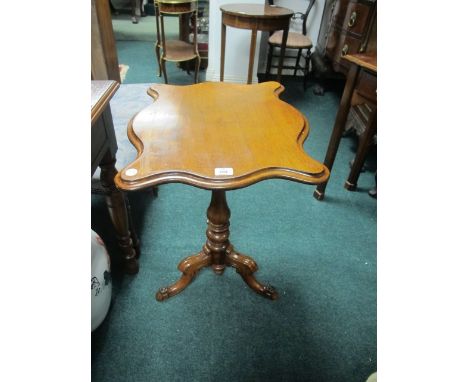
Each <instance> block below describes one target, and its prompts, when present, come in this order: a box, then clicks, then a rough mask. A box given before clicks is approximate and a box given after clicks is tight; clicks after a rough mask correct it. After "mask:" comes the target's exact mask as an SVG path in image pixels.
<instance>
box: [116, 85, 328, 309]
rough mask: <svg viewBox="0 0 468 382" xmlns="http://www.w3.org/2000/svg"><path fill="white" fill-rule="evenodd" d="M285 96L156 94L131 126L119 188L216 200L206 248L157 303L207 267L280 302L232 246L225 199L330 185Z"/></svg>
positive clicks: (208, 89) (209, 89) (236, 91)
mask: <svg viewBox="0 0 468 382" xmlns="http://www.w3.org/2000/svg"><path fill="white" fill-rule="evenodd" d="M283 90H284V87H283V86H281V85H280V84H279V83H277V82H263V83H261V84H256V85H240V84H230V83H223V82H204V83H201V84H196V85H188V86H172V85H153V86H151V87H150V88H149V90H148V94H149V95H150V96H151V97H153V98H154V100H155V102H154V103H153V104H152V105H151V106H149V107H147V108H145V109H144V110H143V111H141V112H140V113H138V114H137V115H136V116H135V117H134V118H133V119H132V120H131V121H130V122H129V129H128V134H129V139H130V141H131V142H132V144H133V145H134V146H135V147H136V149H137V151H138V155H137V158H136V160H135V161H133V162H132V163H131V164H129V165H128V166H126V167H125V168H123V169H122V170H121V171H120V172H119V173H118V174H117V176H116V177H115V182H116V184H117V186H118V187H119V188H121V189H122V190H127V191H132V190H139V189H142V188H146V187H152V186H155V185H158V184H164V183H185V184H187V185H190V186H195V187H199V188H203V189H207V190H210V191H211V192H212V195H211V203H210V205H209V207H208V211H207V216H208V229H207V231H206V237H207V239H206V243H205V245H204V246H203V248H202V250H201V251H200V252H199V253H198V254H196V255H193V256H189V257H187V258H186V259H184V260H182V262H181V263H180V264H179V270H180V271H181V272H182V277H181V278H180V280H179V281H177V282H176V283H174V284H172V285H170V286H168V287H164V288H161V289H160V290H159V291H158V292H157V294H156V298H157V300H159V301H162V300H165V299H167V298H169V297H171V296H174V295H175V294H177V293H180V292H181V291H182V290H184V289H185V288H186V287H187V285H188V284H189V283H190V282H191V281H192V279H193V278H194V277H195V275H196V274H197V272H198V271H199V270H200V269H202V268H204V267H208V266H210V267H211V268H212V269H213V271H214V272H215V273H216V274H222V273H223V271H224V269H225V267H227V266H229V267H234V268H235V269H236V270H237V272H238V273H239V274H240V275H241V276H242V278H243V279H244V281H245V282H246V283H247V284H248V285H249V286H250V287H251V288H252V289H253V290H254V291H255V292H257V293H259V294H261V295H262V296H264V297H268V298H271V299H276V298H277V297H278V294H277V292H276V291H275V289H274V288H273V287H271V286H268V285H264V284H262V283H260V282H258V281H257V280H256V279H255V277H254V275H253V273H254V272H255V271H256V270H257V264H256V263H255V261H254V260H253V259H252V258H251V257H249V256H246V255H243V254H241V253H239V252H237V251H236V250H235V249H234V247H233V246H232V244H231V243H230V242H229V217H230V214H231V213H230V210H229V207H228V204H227V200H226V191H228V190H234V189H238V188H242V187H248V186H250V185H252V184H254V183H257V182H259V181H261V180H266V179H271V178H282V179H286V180H292V181H296V182H301V183H306V184H319V183H322V182H324V181H326V180H327V179H328V176H329V172H328V169H327V168H326V167H325V166H324V165H322V164H321V163H319V162H317V161H316V160H314V159H312V158H311V157H309V156H308V155H307V154H306V153H305V151H304V149H303V147H302V146H303V143H304V141H305V139H306V138H307V135H308V134H309V124H308V122H307V120H306V119H305V117H304V116H303V115H302V114H301V113H300V112H299V111H297V110H296V109H294V108H293V107H292V106H291V105H288V104H287V103H285V102H283V101H280V100H279V96H278V95H279V94H280V93H281V92H282V91H283ZM226 105H229V107H226Z"/></svg>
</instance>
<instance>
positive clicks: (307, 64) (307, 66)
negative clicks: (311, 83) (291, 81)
mask: <svg viewBox="0 0 468 382" xmlns="http://www.w3.org/2000/svg"><path fill="white" fill-rule="evenodd" d="M310 58H311V54H310V49H308V50H307V53H306V58H305V64H304V91H306V90H307V78H308V77H309V68H310Z"/></svg>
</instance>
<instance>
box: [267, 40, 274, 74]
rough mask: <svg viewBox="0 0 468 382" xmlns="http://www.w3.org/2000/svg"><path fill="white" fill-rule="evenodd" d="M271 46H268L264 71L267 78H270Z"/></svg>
mask: <svg viewBox="0 0 468 382" xmlns="http://www.w3.org/2000/svg"><path fill="white" fill-rule="evenodd" d="M273 49H274V48H273V45H271V44H268V60H267V69H266V75H267V77H269V76H270V71H271V60H272V59H273Z"/></svg>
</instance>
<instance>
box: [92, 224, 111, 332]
mask: <svg viewBox="0 0 468 382" xmlns="http://www.w3.org/2000/svg"><path fill="white" fill-rule="evenodd" d="M110 272H111V270H110V257H109V254H108V253H107V250H106V246H105V245H104V242H103V241H102V239H101V238H100V237H99V235H98V234H97V233H96V232H94V231H93V230H91V331H93V330H94V329H96V328H97V327H98V326H99V325H101V323H102V321H104V318H106V315H107V311H108V310H109V306H110V302H111V297H112V281H111V273H110Z"/></svg>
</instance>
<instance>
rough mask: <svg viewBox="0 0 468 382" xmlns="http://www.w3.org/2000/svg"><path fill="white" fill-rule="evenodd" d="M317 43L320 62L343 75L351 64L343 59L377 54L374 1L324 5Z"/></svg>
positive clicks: (342, 0) (341, 0)
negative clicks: (320, 57) (357, 55)
mask: <svg viewBox="0 0 468 382" xmlns="http://www.w3.org/2000/svg"><path fill="white" fill-rule="evenodd" d="M318 40H319V41H318V49H317V50H318V53H319V55H321V56H322V59H324V60H325V61H326V64H328V65H330V66H331V67H332V68H333V71H335V72H338V73H342V74H345V75H346V73H347V72H348V69H349V65H350V64H349V62H348V61H346V60H343V59H342V58H343V56H345V55H346V54H353V53H364V52H365V53H376V52H377V1H372V0H331V1H327V2H326V5H325V11H324V15H323V19H322V25H321V29H320V36H319V39H318Z"/></svg>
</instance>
